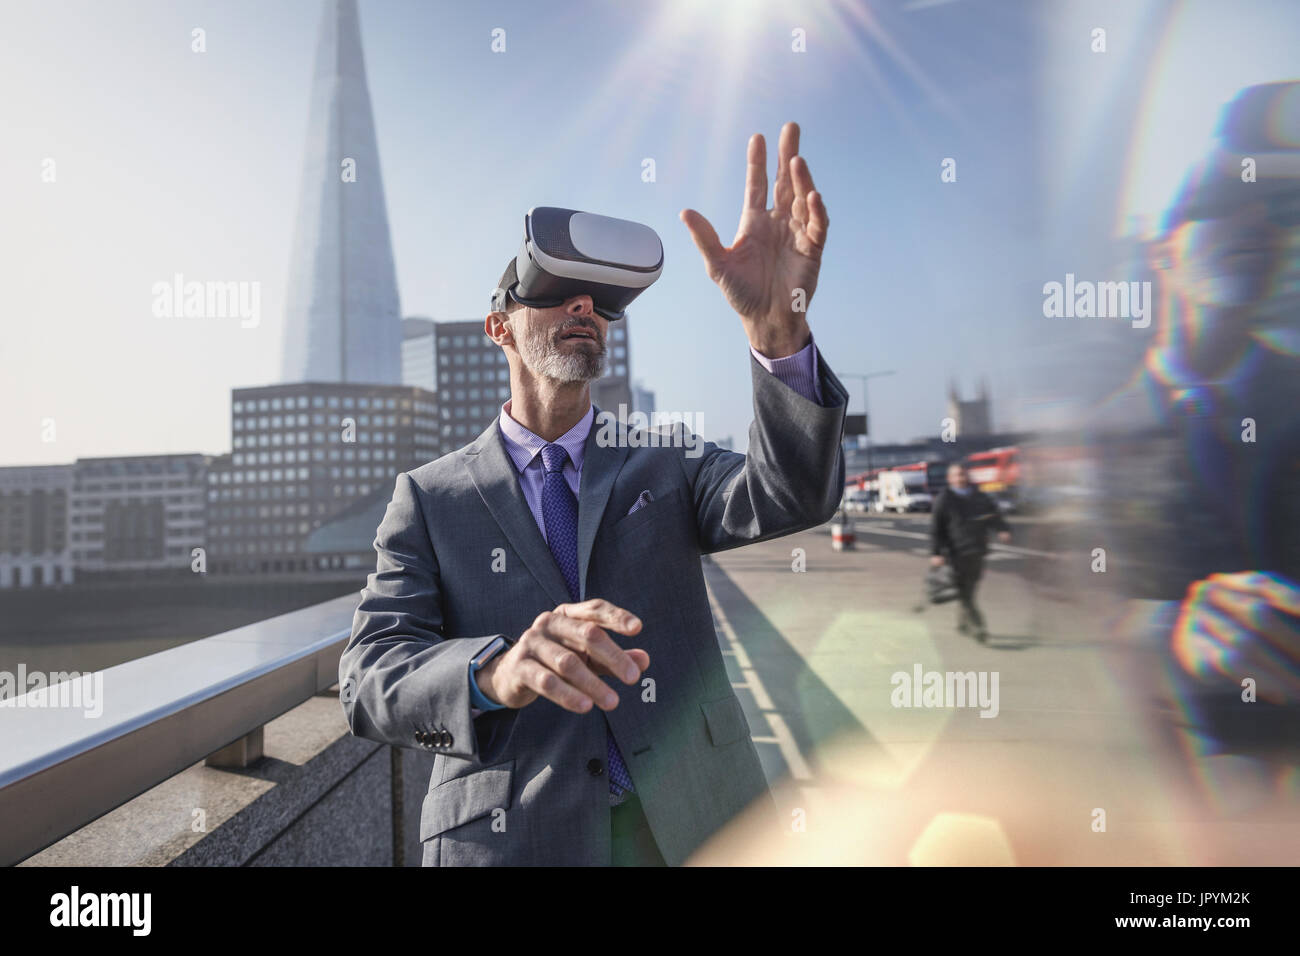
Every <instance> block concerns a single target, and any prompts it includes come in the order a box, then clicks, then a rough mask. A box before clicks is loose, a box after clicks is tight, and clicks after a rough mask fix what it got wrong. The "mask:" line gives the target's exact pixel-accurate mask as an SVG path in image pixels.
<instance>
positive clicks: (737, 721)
mask: <svg viewBox="0 0 1300 956" xmlns="http://www.w3.org/2000/svg"><path fill="white" fill-rule="evenodd" d="M700 710H702V711H704V722H705V724H706V725H707V726H708V729H709V740H710V741H712V742H713V746H715V747H722V746H724V745H726V744H730V743H734V742H735V741H737V740H739V739H740V738H741V737H747V736H749V721H748V720H746V719H745V710H744V708H743V707H741V706H740V700H739V699H738V698H737V697H736V695H735V694H731V695H730V696H727V697H723V698H722V699H721V700H709V701H705V702H704V703H702V704H700Z"/></svg>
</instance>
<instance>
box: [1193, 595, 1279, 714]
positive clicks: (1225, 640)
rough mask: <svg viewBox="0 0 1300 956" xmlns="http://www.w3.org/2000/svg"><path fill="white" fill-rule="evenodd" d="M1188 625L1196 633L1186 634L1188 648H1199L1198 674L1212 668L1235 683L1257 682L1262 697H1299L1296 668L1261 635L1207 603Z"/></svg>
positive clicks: (1271, 698)
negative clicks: (1251, 679) (1245, 678)
mask: <svg viewBox="0 0 1300 956" xmlns="http://www.w3.org/2000/svg"><path fill="white" fill-rule="evenodd" d="M1188 624H1189V625H1190V630H1191V631H1192V632H1194V633H1188V634H1186V635H1185V640H1186V641H1187V643H1188V645H1189V647H1192V646H1195V647H1197V648H1199V651H1200V658H1199V663H1201V664H1202V665H1203V666H1201V667H1195V668H1193V670H1194V672H1195V673H1198V674H1202V675H1204V674H1205V673H1206V670H1207V668H1208V669H1213V670H1215V671H1217V672H1218V673H1220V674H1222V675H1223V676H1225V677H1228V678H1230V679H1232V680H1233V681H1234V682H1240V681H1241V679H1242V678H1243V677H1252V678H1254V679H1255V682H1256V687H1257V688H1259V692H1260V694H1261V696H1265V697H1267V698H1268V699H1270V700H1277V699H1285V698H1287V697H1288V695H1289V696H1291V697H1295V696H1300V675H1298V674H1297V673H1296V672H1295V669H1294V665H1293V664H1292V663H1291V662H1289V661H1287V660H1285V659H1283V658H1281V657H1280V656H1279V655H1278V653H1277V651H1276V649H1275V648H1274V647H1273V646H1272V645H1270V644H1269V643H1268V641H1266V640H1265V639H1264V638H1263V637H1262V636H1261V635H1259V634H1257V633H1255V632H1254V631H1252V630H1251V629H1250V628H1249V627H1246V626H1243V625H1242V624H1241V623H1240V622H1238V621H1236V620H1234V619H1233V618H1232V617H1231V616H1229V615H1228V614H1225V613H1223V612H1222V611H1219V610H1217V609H1216V608H1213V607H1210V606H1209V605H1208V604H1207V605H1204V606H1202V607H1200V608H1198V609H1197V610H1196V612H1195V613H1194V614H1193V615H1192V616H1191V617H1190V619H1189V621H1188Z"/></svg>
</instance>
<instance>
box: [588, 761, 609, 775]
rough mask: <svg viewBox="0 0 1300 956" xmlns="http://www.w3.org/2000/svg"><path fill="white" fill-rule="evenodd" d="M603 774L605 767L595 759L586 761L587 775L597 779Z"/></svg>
mask: <svg viewBox="0 0 1300 956" xmlns="http://www.w3.org/2000/svg"><path fill="white" fill-rule="evenodd" d="M604 772H605V765H604V764H603V763H601V762H600V761H599V760H596V759H595V758H593V759H591V760H589V761H587V773H589V774H591V775H592V776H593V777H599V776H600V775H601V774H603V773H604Z"/></svg>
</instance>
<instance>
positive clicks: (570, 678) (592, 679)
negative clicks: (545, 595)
mask: <svg viewBox="0 0 1300 956" xmlns="http://www.w3.org/2000/svg"><path fill="white" fill-rule="evenodd" d="M561 620H564V621H568V622H570V623H577V622H574V621H572V619H570V618H562V619H561ZM588 626H593V627H594V625H588ZM602 633H603V632H602ZM528 653H529V656H530V657H532V658H533V659H534V660H536V661H538V662H539V663H540V664H541V665H542V666H543V667H545V668H546V669H547V670H549V671H552V672H553V673H555V674H556V675H557V676H558V677H559V678H560V679H561V680H563V681H564V682H565V683H566V684H568V685H569V686H570V687H573V688H575V689H576V690H577V691H578V692H579V693H581V694H583V695H584V696H586V697H588V698H590V699H591V700H592V701H594V702H595V704H596V706H597V707H599V708H600V709H601V710H613V709H614V708H615V707H617V706H618V695H617V694H615V693H614V691H613V690H612V689H610V686H609V685H608V684H606V683H605V682H604V681H603V680H601V679H600V677H599V676H597V675H596V673H595V672H594V671H593V670H592V669H591V668H590V667H588V666H587V661H586V659H585V658H584V657H583V655H582V654H581V653H579V652H578V651H576V650H574V649H573V648H572V647H570V646H566V645H565V644H563V643H559V642H556V641H554V640H547V639H546V638H541V639H539V640H537V641H536V642H534V643H533V644H531V645H529V648H528Z"/></svg>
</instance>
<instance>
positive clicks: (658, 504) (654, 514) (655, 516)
mask: <svg viewBox="0 0 1300 956" xmlns="http://www.w3.org/2000/svg"><path fill="white" fill-rule="evenodd" d="M681 506H682V493H681V490H680V489H678V488H674V489H673V490H672V491H668V492H665V493H664V494H662V495H660V496H659V497H658V498H656V499H655V500H654V501H652V502H650V503H649V504H648V505H645V506H644V507H641V508H638V509H637V510H636V511H634V512H632V513H631V514H630V515H624V516H623V517H622V518H619V519H618V520H617V521H615V522H614V524H613V526H612V527H611V528H610V529H609V533H610V535H611V536H612V537H613V538H614V539H615V540H619V541H621V540H625V537H626V536H627V535H629V534H635V533H636V532H637V530H638V529H640V530H643V531H644V530H646V529H647V527H648V528H651V529H653V528H654V526H655V522H674V521H678V520H679V519H680V515H679V514H678V512H679V511H680V509H681Z"/></svg>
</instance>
